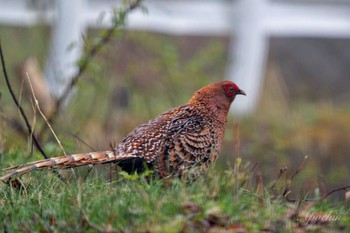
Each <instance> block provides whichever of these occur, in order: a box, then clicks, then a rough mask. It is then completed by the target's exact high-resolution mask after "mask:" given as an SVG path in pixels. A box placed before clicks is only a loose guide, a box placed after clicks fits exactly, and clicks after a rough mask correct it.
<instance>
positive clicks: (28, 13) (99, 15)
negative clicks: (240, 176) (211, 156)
mask: <svg viewBox="0 0 350 233" xmlns="http://www.w3.org/2000/svg"><path fill="white" fill-rule="evenodd" d="M123 2H124V5H123V3H122V2H120V1H114V0H103V1H101V0H75V1H68V0H61V1H54V0H17V1H6V0H0V37H1V43H2V47H3V50H4V53H5V58H6V62H7V69H8V73H9V77H10V79H11V83H12V86H13V88H14V90H15V94H16V95H17V96H18V97H20V101H21V104H22V105H23V106H24V108H25V109H26V112H27V114H28V116H29V119H30V121H31V123H32V124H33V125H34V126H35V129H36V130H38V131H39V132H40V133H42V130H41V129H42V128H43V127H46V123H45V122H44V121H42V118H41V116H40V114H38V111H35V110H34V109H35V108H34V107H33V101H32V100H31V99H32V94H31V92H30V91H29V90H28V88H27V89H26V86H28V84H26V82H27V81H26V80H27V76H30V79H31V80H32V81H31V82H33V85H34V86H35V88H38V89H36V90H35V91H36V95H37V98H38V99H39V102H42V110H43V111H44V112H45V113H47V114H49V113H50V111H51V109H50V108H52V106H51V105H52V104H51V103H50V99H51V98H52V97H56V98H58V97H59V96H60V95H62V93H63V90H64V89H65V87H66V86H67V85H68V84H69V82H70V80H71V78H72V77H74V75H76V74H77V72H79V68H78V67H79V62H82V59H81V57H82V56H83V54H85V53H86V51H88V50H89V48H91V47H92V46H93V45H94V43H95V42H96V41H98V39H100V38H101V37H102V36H103V35H104V34H103V33H104V32H105V30H106V29H107V28H109V27H111V26H112V25H113V9H120V8H121V7H123V6H124V7H125V4H126V5H128V4H130V3H131V1H126V2H125V1H123ZM114 13H115V11H114ZM349 62H350V2H349V1H347V0H322V1H312V0H298V1H295V0H294V1H292V0H290V1H288V0H273V1H272V0H271V1H268V0H260V1H254V0H244V1H243V0H242V1H239V0H232V1H231V0H212V1H211V0H206V1H197V0H193V1H186V0H163V1H160V0H159V1H156V0H153V1H151V0H145V1H142V2H141V6H138V7H137V8H136V9H134V10H133V11H131V12H129V13H128V15H127V17H126V22H125V26H123V27H122V29H118V30H116V31H114V36H113V37H112V38H111V39H110V40H109V41H108V43H106V44H105V45H104V47H103V48H102V50H101V51H99V52H98V53H97V54H96V56H94V58H93V59H92V60H91V62H90V63H89V65H88V66H87V68H86V70H85V71H84V73H83V74H82V75H81V77H80V79H79V81H78V83H77V85H76V86H75V88H74V90H73V92H72V93H71V94H70V96H69V98H68V99H67V100H66V101H65V102H64V104H63V107H62V108H61V109H60V111H59V114H58V117H57V119H56V120H55V121H54V122H53V123H52V127H53V129H54V130H55V132H56V134H57V135H58V137H59V138H60V140H61V141H62V144H63V146H64V148H65V150H66V152H67V153H73V152H77V151H90V150H91V149H94V150H103V149H107V148H109V146H110V144H112V145H113V144H114V145H115V144H116V143H118V142H119V141H120V140H121V139H122V138H123V136H125V135H126V134H127V133H128V132H130V131H131V130H132V129H133V128H135V127H136V126H137V125H139V124H141V123H143V122H146V121H148V120H149V119H151V118H153V117H156V116H157V115H159V114H160V113H161V112H164V111H166V110H167V109H169V108H172V107H175V106H177V105H180V104H183V103H184V102H186V101H187V100H188V99H189V98H190V97H191V95H192V94H193V92H194V91H195V90H197V89H199V88H200V87H202V86H204V85H206V84H209V83H211V82H215V81H220V80H223V79H230V80H233V81H235V82H236V83H237V84H238V85H239V86H240V87H241V88H242V89H243V90H245V91H246V93H247V97H237V98H236V100H235V102H234V103H233V106H232V114H230V116H229V120H228V126H227V130H226V136H225V141H224V146H223V147H224V148H223V154H222V156H221V158H220V159H219V161H218V164H217V168H218V169H227V168H229V167H230V164H232V163H233V161H234V160H235V158H237V157H241V158H242V159H243V161H244V163H248V166H251V167H253V166H254V164H257V168H256V170H257V171H258V173H259V174H261V175H262V177H263V179H264V181H265V182H267V183H268V182H271V180H272V179H273V178H275V177H277V175H278V174H279V170H280V168H284V167H288V171H287V174H289V175H291V174H293V173H294V171H295V170H296V169H297V168H298V167H299V165H300V163H301V162H302V161H303V159H304V157H305V155H308V156H309V157H308V159H307V160H306V164H305V165H304V168H303V170H302V173H303V174H302V175H300V176H299V177H298V179H299V180H298V182H299V184H300V185H301V186H303V189H304V190H306V191H309V192H313V191H314V190H315V189H316V188H320V189H321V192H327V191H329V190H331V189H332V188H335V187H339V186H344V185H348V184H349V177H350V143H349V142H350V106H349V100H350V92H349V88H350V79H349V73H350V66H349V65H348V63H349ZM77 64H78V65H77ZM27 74H28V75H27ZM0 87H1V88H0V93H1V96H0V113H1V114H0V116H1V118H0V143H1V148H0V149H1V154H2V155H3V154H4V152H9V151H13V150H18V149H19V148H20V149H21V150H22V151H25V152H26V153H23V154H22V156H23V157H21V158H18V160H17V161H21V162H22V161H29V160H33V157H32V155H31V153H30V151H31V147H30V144H31V143H30V139H29V137H28V136H25V135H26V134H25V133H23V127H21V125H20V124H21V123H22V122H21V121H19V122H18V120H20V119H21V117H20V116H19V114H18V110H17V109H16V107H15V105H14V104H13V102H12V100H11V98H10V94H9V92H8V90H7V88H6V86H5V81H4V79H3V78H1V79H0ZM40 96H41V97H40ZM40 100H41V101H40ZM45 106H46V107H45ZM50 106H51V107H50ZM40 138H41V140H42V142H43V144H44V145H45V146H44V149H45V150H46V151H47V152H48V154H49V155H50V156H56V155H57V153H61V152H60V149H59V147H58V146H57V143H56V141H55V140H54V138H53V136H52V134H51V133H50V132H49V131H48V130H46V131H45V132H43V133H42V134H41V135H40ZM37 157H38V158H40V156H37ZM0 161H1V163H2V164H1V166H5V165H9V164H13V163H14V162H13V158H4V156H2V158H1V160H0ZM299 188H300V187H299Z"/></svg>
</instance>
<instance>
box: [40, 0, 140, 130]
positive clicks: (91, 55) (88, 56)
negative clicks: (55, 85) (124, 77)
mask: <svg viewBox="0 0 350 233" xmlns="http://www.w3.org/2000/svg"><path fill="white" fill-rule="evenodd" d="M141 2H142V0H136V1H135V2H134V3H132V4H130V6H129V7H128V8H127V9H125V10H124V11H122V12H120V17H119V18H117V17H116V18H115V19H114V20H113V26H112V27H110V28H109V29H108V30H107V31H106V32H105V34H104V35H103V36H102V38H101V39H100V40H99V41H98V43H96V44H95V45H94V46H92V47H91V48H90V50H89V51H87V52H86V54H85V55H84V56H83V57H82V58H81V61H82V62H81V64H80V65H79V67H78V72H77V74H76V75H75V76H74V77H72V78H71V81H70V83H69V84H68V85H67V87H66V88H65V89H64V91H63V93H62V95H61V96H60V97H59V98H58V99H57V100H56V103H55V107H54V110H53V111H52V112H51V114H50V116H48V118H47V119H48V121H49V122H53V121H54V119H55V117H56V116H57V113H58V112H59V110H60V108H61V105H62V103H63V102H64V101H65V100H66V98H67V97H68V96H69V94H70V93H71V91H72V90H73V88H74V87H75V85H76V84H77V82H78V80H79V78H80V77H81V76H82V74H83V73H84V72H85V71H86V68H87V67H88V65H89V64H90V62H91V60H92V59H93V58H94V57H95V56H96V54H97V53H98V52H99V51H100V50H101V49H102V47H103V46H104V45H105V44H107V43H108V42H109V41H110V40H111V38H112V36H113V34H114V32H115V30H116V29H117V28H118V27H119V26H121V25H122V24H123V21H124V19H125V17H126V15H127V14H128V13H129V12H130V11H132V10H134V9H135V8H137V7H139V6H140V4H141ZM43 130H44V129H42V130H41V133H42V131H43ZM41 133H40V134H39V135H41Z"/></svg>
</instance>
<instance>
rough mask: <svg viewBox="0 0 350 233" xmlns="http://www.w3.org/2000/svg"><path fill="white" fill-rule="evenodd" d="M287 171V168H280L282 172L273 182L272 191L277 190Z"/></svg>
mask: <svg viewBox="0 0 350 233" xmlns="http://www.w3.org/2000/svg"><path fill="white" fill-rule="evenodd" d="M286 171H287V167H285V168H280V172H279V174H278V176H277V178H276V179H275V181H274V182H273V184H272V185H271V187H270V191H274V190H275V187H276V184H277V182H278V181H279V180H280V179H281V177H282V175H283V173H285V172H286Z"/></svg>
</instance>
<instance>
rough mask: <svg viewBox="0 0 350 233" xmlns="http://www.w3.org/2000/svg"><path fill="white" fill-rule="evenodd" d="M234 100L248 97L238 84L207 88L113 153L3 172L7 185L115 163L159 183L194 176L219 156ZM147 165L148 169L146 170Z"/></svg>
mask: <svg viewBox="0 0 350 233" xmlns="http://www.w3.org/2000/svg"><path fill="white" fill-rule="evenodd" d="M236 95H245V92H244V91H243V90H241V89H240V88H239V87H238V86H237V85H236V84H235V83H233V82H230V81H221V82H216V83H212V84H210V85H207V86H205V87H203V88H201V89H200V90H198V91H197V92H195V94H194V95H193V96H192V98H191V99H190V100H189V101H188V102H187V103H186V104H184V105H181V106H179V107H177V108H173V109H170V110H168V111H167V112H164V113H163V114H161V115H160V116H158V117H157V118H155V119H153V120H150V121H149V122H147V123H145V124H142V125H140V126H139V127H137V128H136V129H134V130H133V131H132V132H131V133H129V134H128V135H127V136H126V137H125V138H124V139H123V140H122V141H121V143H120V144H119V145H118V146H116V147H115V148H114V150H108V151H102V152H90V153H81V154H73V155H67V156H61V157H55V158H49V159H45V160H40V161H35V162H31V163H27V164H24V165H18V166H13V167H10V168H7V169H5V170H12V172H10V173H8V174H5V175H3V176H1V177H0V180H3V181H4V180H6V179H8V178H10V177H11V176H14V175H16V174H22V173H26V172H30V171H32V170H36V169H40V168H48V167H53V168H70V167H77V166H83V165H91V164H99V163H110V162H115V163H117V164H118V166H120V167H121V168H122V169H124V170H126V171H128V172H132V171H135V170H137V171H142V170H143V169H144V168H145V167H146V168H148V169H152V170H153V171H154V172H155V174H157V175H158V176H159V177H161V178H164V177H168V176H179V177H182V176H184V175H186V176H187V175H189V176H196V175H198V174H201V173H202V172H203V171H205V170H206V169H207V168H208V167H209V166H210V164H212V163H213V162H214V161H215V160H216V159H217V158H218V156H219V155H220V151H221V145H222V140H223V137H224V132H225V126H226V121H227V119H226V118H227V114H228V111H229V108H230V105H231V103H232V101H233V100H234V99H235V97H236ZM145 165H146V166H145Z"/></svg>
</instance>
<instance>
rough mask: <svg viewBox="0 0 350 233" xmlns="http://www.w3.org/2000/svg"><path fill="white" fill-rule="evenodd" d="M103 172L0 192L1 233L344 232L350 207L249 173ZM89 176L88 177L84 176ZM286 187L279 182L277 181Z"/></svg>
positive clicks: (31, 181) (43, 176) (36, 180)
mask: <svg viewBox="0 0 350 233" xmlns="http://www.w3.org/2000/svg"><path fill="white" fill-rule="evenodd" d="M113 170H114V168H113ZM109 171H110V170H109V167H108V166H101V167H97V168H94V169H93V170H92V171H91V172H90V173H87V170H86V169H76V170H75V173H74V174H73V173H71V172H69V171H67V172H66V173H65V174H63V177H65V178H64V181H62V180H60V179H58V178H57V177H56V175H54V174H53V173H51V172H49V171H41V172H34V173H33V174H30V175H26V176H24V177H23V179H22V180H21V182H22V183H18V180H14V181H13V182H12V184H11V185H10V186H8V185H2V186H1V188H0V220H1V222H0V224H1V226H0V227H1V228H2V229H3V231H4V232H295V231H298V232H329V231H333V232H347V231H349V230H350V224H349V223H350V216H349V211H350V205H349V202H348V203H346V202H336V203H333V204H332V203H330V202H327V201H322V202H321V201H320V202H318V201H315V202H313V201H312V202H311V201H307V202H303V198H308V199H313V198H315V200H317V195H316V196H315V195H309V196H307V197H306V196H305V197H300V198H299V199H298V200H297V201H296V202H291V201H287V200H286V199H284V198H281V194H282V191H283V189H279V188H277V190H276V189H275V191H274V192H272V191H271V190H270V189H269V188H270V187H271V185H263V184H262V183H261V182H257V183H255V182H252V179H254V177H255V176H254V175H253V172H251V168H248V167H247V166H243V164H241V163H236V165H235V166H234V168H233V169H228V170H226V171H222V170H221V171H219V170H218V169H212V170H210V171H209V173H208V174H207V175H205V176H203V177H200V178H199V179H198V180H196V181H192V182H189V181H182V180H177V179H174V180H157V179H155V178H149V177H146V175H126V174H123V173H117V175H116V174H115V173H114V174H113V179H112V181H110V180H109V178H110V177H109V176H110V175H109ZM87 174H88V175H87ZM281 182H282V183H284V181H281Z"/></svg>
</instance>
